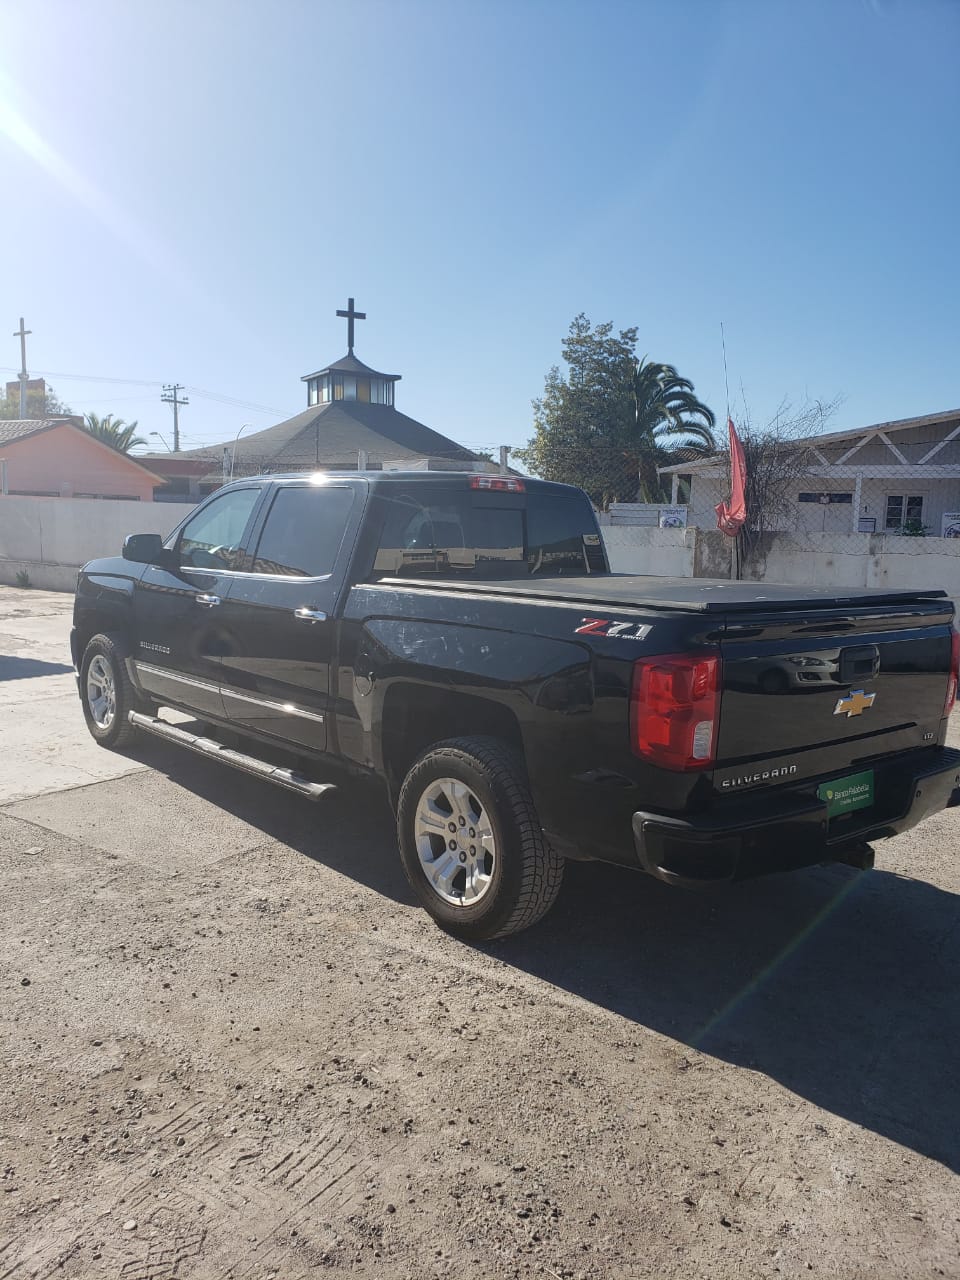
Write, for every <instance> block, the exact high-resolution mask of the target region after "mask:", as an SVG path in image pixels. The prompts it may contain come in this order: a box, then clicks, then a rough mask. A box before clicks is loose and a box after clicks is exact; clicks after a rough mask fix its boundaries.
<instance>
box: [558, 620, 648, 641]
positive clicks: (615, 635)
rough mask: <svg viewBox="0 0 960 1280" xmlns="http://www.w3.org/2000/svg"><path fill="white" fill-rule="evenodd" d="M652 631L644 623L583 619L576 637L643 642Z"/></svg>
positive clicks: (576, 630) (576, 631)
mask: <svg viewBox="0 0 960 1280" xmlns="http://www.w3.org/2000/svg"><path fill="white" fill-rule="evenodd" d="M649 631H650V628H649V627H648V626H646V625H644V624H643V623H640V624H638V623H636V622H614V620H613V619H612V618H581V620H580V626H579V627H576V628H575V629H574V632H573V634H574V635H575V636H606V637H607V639H608V640H610V639H615V640H642V639H643V638H644V637H645V636H646V635H647V634H648V633H649Z"/></svg>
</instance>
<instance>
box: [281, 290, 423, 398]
mask: <svg viewBox="0 0 960 1280" xmlns="http://www.w3.org/2000/svg"><path fill="white" fill-rule="evenodd" d="M337 315H338V316H340V317H341V318H342V319H344V320H346V322H347V343H348V350H347V354H346V355H345V356H344V357H343V359H342V360H337V361H335V362H334V363H333V364H330V365H327V367H326V368H325V369H318V370H317V372H316V373H306V374H304V376H303V377H302V378H301V379H300V381H301V382H305V383H306V384H307V407H308V408H309V407H310V406H312V405H324V404H331V403H333V402H334V401H337V400H355V401H360V402H361V403H363V404H382V405H389V406H391V407H392V405H393V399H394V396H393V387H394V383H396V382H399V381H400V374H399V373H378V372H377V370H376V369H371V368H370V366H369V365H367V364H364V363H363V361H362V360H358V359H357V357H356V356H355V355H354V354H353V324H354V321H355V320H366V318H367V313H366V312H365V311H357V310H356V309H355V308H354V301H353V298H349V299H348V301H347V309H346V311H338V312H337Z"/></svg>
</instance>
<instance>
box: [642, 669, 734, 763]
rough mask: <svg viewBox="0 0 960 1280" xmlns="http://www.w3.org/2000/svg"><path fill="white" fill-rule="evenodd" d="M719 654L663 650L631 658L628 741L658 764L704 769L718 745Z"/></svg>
mask: <svg viewBox="0 0 960 1280" xmlns="http://www.w3.org/2000/svg"><path fill="white" fill-rule="evenodd" d="M719 715H720V659H719V658H705V657H698V656H695V655H691V654H665V655H660V656H658V657H656V658H641V660H640V661H639V662H636V663H634V667H633V685H632V688H631V690H630V745H631V746H632V748H633V750H634V752H635V753H636V754H637V755H638V756H642V757H643V758H644V759H645V760H649V761H650V763H651V764H656V765H659V766H660V767H661V768H662V769H683V770H686V769H706V768H708V767H709V766H710V765H711V764H712V763H713V761H714V758H715V756H716V750H717V720H718V718H719Z"/></svg>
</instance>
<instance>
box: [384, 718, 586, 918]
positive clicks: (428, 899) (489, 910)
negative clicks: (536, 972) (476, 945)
mask: <svg viewBox="0 0 960 1280" xmlns="http://www.w3.org/2000/svg"><path fill="white" fill-rule="evenodd" d="M441 779H451V780H453V781H455V782H461V783H463V784H465V786H466V788H467V792H468V795H469V800H468V801H467V804H468V805H470V806H473V807H472V808H471V809H470V810H469V811H471V812H476V813H478V814H480V815H481V817H483V816H485V817H486V819H487V820H488V822H489V826H490V827H491V828H492V833H493V849H494V850H495V853H491V854H488V855H486V857H487V861H486V863H485V864H484V871H483V875H484V879H485V881H486V885H485V888H484V889H483V890H482V896H479V897H478V900H477V901H475V902H472V903H469V904H466V903H464V904H462V905H461V904H459V903H453V902H450V901H448V900H447V899H446V898H445V897H443V896H441V892H440V890H438V889H437V888H436V887H435V885H434V883H433V882H432V881H431V879H430V878H429V877H428V875H427V872H426V870H425V869H424V864H423V862H422V860H421V855H420V851H419V848H418V840H417V835H416V827H417V815H418V811H419V810H420V805H421V801H423V800H424V799H425V797H426V796H427V795H428V793H429V792H430V790H431V788H432V786H433V785H434V784H436V783H437V782H438V781H439V780H441ZM441 798H442V797H441ZM455 816H456V815H455V814H454V812H453V811H451V814H450V817H451V819H452V818H454V817H455ZM457 822H459V817H458V818H457ZM468 822H469V818H468ZM451 825H453V826H456V823H452V824H451ZM461 825H463V824H461ZM397 833H398V836H399V841H400V857H401V860H402V862H403V869H404V871H405V872H406V875H407V879H408V880H409V881H410V885H411V887H412V888H413V891H414V893H416V895H417V897H418V898H419V899H420V901H421V903H422V904H423V906H424V907H425V908H426V910H427V911H428V912H429V913H430V915H431V916H433V918H434V920H436V921H437V923H438V924H439V925H441V926H442V927H443V928H444V929H446V930H447V931H448V932H449V933H452V934H454V935H455V936H456V937H458V938H463V939H465V940H467V941H470V942H483V941H490V940H491V939H493V938H505V937H507V936H508V935H509V934H512V933H518V932H519V931H520V930H521V929H527V928H529V926H530V925H532V924H535V923H536V922H537V921H538V920H539V919H540V918H541V917H542V916H544V915H545V914H546V912H547V911H549V909H550V907H551V906H553V903H554V901H555V900H556V897H557V894H558V893H559V892H560V884H561V881H562V879H563V858H562V857H561V856H560V855H559V854H557V853H556V852H555V851H554V850H553V849H552V848H551V847H550V845H549V844H548V843H547V841H546V839H545V837H544V834H543V830H542V828H541V826H540V822H539V820H538V818H537V813H536V810H535V808H534V806H533V799H532V797H531V795H530V791H529V789H528V787H527V785H526V781H525V778H524V771H523V766H522V764H521V762H520V760H519V759H518V757H517V756H516V754H515V753H514V752H513V751H511V750H510V748H509V747H507V746H506V745H505V744H504V743H502V742H500V741H498V740H497V739H496V738H479V737H478V738H454V739H452V740H450V741H448V742H440V743H438V744H437V745H436V746H434V747H431V748H430V750H429V751H427V752H426V753H425V754H424V755H422V756H421V757H420V759H419V760H417V761H416V763H415V764H414V765H413V767H412V768H411V769H410V772H409V773H408V774H407V776H406V778H405V779H404V782H403V786H402V787H401V789H400V801H399V804H398V806H397ZM448 834H449V835H450V836H451V840H450V843H456V842H457V840H458V839H459V832H452V833H451V832H442V833H441V832H438V833H436V834H435V835H434V834H432V833H431V834H430V835H428V836H425V837H423V838H424V839H426V840H427V841H433V846H432V847H433V850H434V851H435V853H434V854H432V855H431V856H435V857H436V859H437V863H438V864H439V861H440V859H441V858H445V857H446V848H447V840H448ZM468 837H469V827H467V830H466V832H465V834H464V836H463V840H464V842H465V844H464V848H463V851H462V854H461V852H456V853H455V854H454V855H452V857H451V865H454V867H455V864H453V861H452V859H453V857H456V859H457V860H459V861H460V862H463V861H464V858H465V856H466V855H467V851H468V848H470V847H473V848H476V847H477V846H469V845H468V844H467V843H466V842H467V841H468ZM478 843H479V842H478ZM458 848H459V846H458ZM481 856H483V855H482V850H481ZM487 869H488V870H487ZM455 870H456V874H457V876H461V875H462V877H463V879H462V882H461V883H462V884H463V885H464V886H465V885H466V883H467V876H468V871H467V870H466V869H464V870H463V871H462V872H461V871H460V870H459V869H456V868H455ZM450 889H451V892H453V893H457V892H463V891H465V890H463V889H462V890H458V889H457V888H456V884H453V885H451V886H450Z"/></svg>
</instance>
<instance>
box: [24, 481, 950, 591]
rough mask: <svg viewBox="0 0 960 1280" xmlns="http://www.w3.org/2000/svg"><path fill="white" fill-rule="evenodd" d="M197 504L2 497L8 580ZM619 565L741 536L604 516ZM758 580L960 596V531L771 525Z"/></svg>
mask: <svg viewBox="0 0 960 1280" xmlns="http://www.w3.org/2000/svg"><path fill="white" fill-rule="evenodd" d="M190 510H192V507H191V506H190V504H181V503H173V502H95V501H88V500H84V499H81V498H12V497H4V498H0V582H5V583H13V582H15V581H16V577H17V573H18V572H21V571H22V572H25V573H27V574H28V575H29V579H30V582H31V583H32V585H33V586H35V587H46V588H49V589H52V590H62V591H72V590H73V587H74V585H75V583H76V578H77V569H78V567H79V566H80V565H82V564H85V563H86V562H87V561H88V560H92V559H94V558H95V557H96V556H108V555H119V553H120V548H121V547H122V545H123V539H124V538H125V537H126V535H127V534H128V533H159V534H167V533H169V532H170V530H171V529H173V528H174V527H175V526H176V525H178V524H179V523H180V521H181V520H182V519H183V517H184V516H185V515H186V514H187V512H189V511H190ZM602 532H603V538H604V542H605V543H606V546H607V554H608V556H609V557H610V567H611V568H612V569H613V570H614V572H616V573H636V574H643V575H650V576H653V577H669V578H689V577H698V578H729V577H730V576H731V541H730V539H729V538H725V537H724V536H723V534H721V533H719V532H717V531H716V530H707V529H693V528H691V529H652V528H644V527H638V526H631V525H611V524H604V525H603V526H602ZM744 577H745V578H748V579H752V580H754V581H758V582H785V583H789V584H795V585H797V586H804V585H806V584H808V583H818V584H829V585H833V586H838V587H877V588H881V589H882V588H884V587H892V588H896V587H918V588H924V587H940V588H942V589H944V590H945V591H946V592H947V593H948V594H949V595H950V596H951V598H952V599H954V600H956V601H960V538H894V537H884V536H882V535H876V534H874V535H871V534H866V533H848V534H837V533H828V534H811V533H806V534H804V536H803V540H802V541H797V540H796V539H793V538H791V536H790V535H789V534H786V533H783V534H780V533H778V534H771V535H770V536H769V537H768V539H767V543H766V547H765V553H764V557H763V558H762V559H759V560H758V561H756V562H755V563H754V564H752V565H748V566H747V567H746V569H745V571H744Z"/></svg>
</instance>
